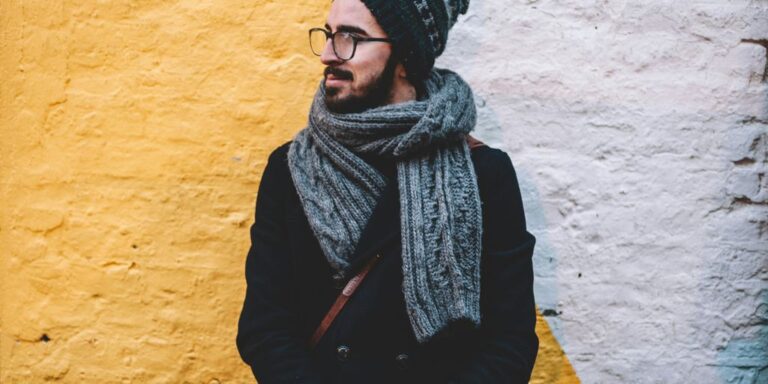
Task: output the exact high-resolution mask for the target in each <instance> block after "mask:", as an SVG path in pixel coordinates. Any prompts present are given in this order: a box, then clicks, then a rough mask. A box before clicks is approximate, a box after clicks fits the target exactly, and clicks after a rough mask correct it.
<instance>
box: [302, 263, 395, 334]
mask: <svg viewBox="0 0 768 384" xmlns="http://www.w3.org/2000/svg"><path fill="white" fill-rule="evenodd" d="M380 258H381V255H378V254H377V255H376V256H375V257H371V260H369V261H368V263H367V264H365V267H363V269H362V270H361V271H360V272H358V273H357V275H355V277H353V278H351V279H350V280H349V282H347V285H346V286H345V287H344V289H342V290H341V293H340V294H339V296H338V297H337V298H336V302H334V303H333V305H332V306H331V309H330V310H329V311H328V313H326V314H325V317H324V318H323V321H321V322H320V325H318V326H317V329H315V333H314V334H312V338H310V339H309V345H310V347H314V346H315V345H317V342H318V341H320V338H322V337H323V335H324V334H325V331H327V330H328V328H329V327H330V326H331V323H333V319H335V318H336V315H338V314H339V312H341V309H342V308H344V304H346V303H347V300H349V298H350V297H351V296H352V294H353V293H355V290H357V287H359V286H360V283H362V282H363V279H365V276H366V275H367V274H368V271H370V270H371V268H372V267H373V265H374V264H376V262H377V261H378V260H379V259H380Z"/></svg>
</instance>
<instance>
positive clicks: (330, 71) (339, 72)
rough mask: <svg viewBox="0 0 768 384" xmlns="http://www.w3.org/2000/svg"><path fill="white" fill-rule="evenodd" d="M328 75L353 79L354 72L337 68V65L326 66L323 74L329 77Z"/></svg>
mask: <svg viewBox="0 0 768 384" xmlns="http://www.w3.org/2000/svg"><path fill="white" fill-rule="evenodd" d="M328 75H333V76H335V77H338V78H339V79H343V80H351V79H352V73H351V72H347V71H345V70H343V69H339V68H335V67H325V71H323V76H325V77H328Z"/></svg>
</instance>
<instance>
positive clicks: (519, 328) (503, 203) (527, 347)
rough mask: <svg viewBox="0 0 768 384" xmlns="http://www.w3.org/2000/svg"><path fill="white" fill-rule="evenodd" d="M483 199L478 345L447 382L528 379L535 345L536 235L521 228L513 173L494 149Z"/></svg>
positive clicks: (522, 219) (522, 218) (507, 161)
mask: <svg viewBox="0 0 768 384" xmlns="http://www.w3.org/2000/svg"><path fill="white" fill-rule="evenodd" d="M493 163H495V164H498V165H497V167H496V168H497V171H495V172H492V173H491V174H495V176H496V177H495V178H494V179H493V180H492V181H491V184H489V187H490V188H491V190H490V191H488V193H487V194H486V196H487V197H486V201H484V202H483V204H484V207H483V210H484V212H485V214H484V217H485V219H484V220H485V223H484V225H483V227H484V231H485V232H486V233H485V236H484V244H483V252H482V258H483V261H482V263H481V273H482V275H481V287H480V289H481V326H480V333H479V335H480V340H479V341H478V344H476V345H478V346H479V349H478V351H477V353H475V354H473V357H472V359H470V361H468V362H467V364H466V365H465V366H463V367H462V368H461V369H460V370H459V372H458V373H457V375H456V377H454V378H453V380H450V381H449V383H462V384H465V383H527V382H528V380H529V379H530V376H531V371H532V370H533V365H534V362H535V360H536V355H537V351H538V347H539V339H538V337H537V336H536V331H535V327H536V306H535V303H534V296H533V265H532V260H531V258H532V256H533V248H534V245H535V242H536V239H535V237H534V236H533V235H531V234H530V233H529V232H528V231H527V230H526V224H525V214H524V212H523V203H522V199H521V196H520V188H519V185H518V182H517V176H516V174H515V170H514V168H513V166H512V161H511V160H510V158H509V156H508V155H507V154H506V153H504V152H503V151H498V157H497V159H496V161H494V162H493Z"/></svg>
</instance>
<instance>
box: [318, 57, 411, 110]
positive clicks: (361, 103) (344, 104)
mask: <svg viewBox="0 0 768 384" xmlns="http://www.w3.org/2000/svg"><path fill="white" fill-rule="evenodd" d="M396 66H397V60H396V58H395V55H390V56H389V58H388V59H387V64H386V65H385V66H384V69H383V70H382V71H381V73H379V75H378V76H376V77H374V78H373V79H372V80H371V81H370V82H368V83H367V84H363V85H362V87H361V88H360V93H359V94H357V95H349V96H347V97H338V96H337V95H338V93H339V91H340V89H339V88H335V87H331V88H326V89H325V104H326V106H327V107H328V110H329V111H331V112H333V113H359V112H363V111H365V110H368V109H371V108H375V107H379V106H382V105H384V103H385V102H386V101H387V99H389V97H390V95H391V93H392V85H393V84H394V80H395V67H396ZM328 73H333V74H334V75H338V76H339V77H342V78H349V79H351V77H352V76H351V74H349V73H347V72H341V71H339V70H337V69H335V68H332V67H328V68H326V70H325V74H326V75H327V74H328ZM323 86H325V80H324V81H323Z"/></svg>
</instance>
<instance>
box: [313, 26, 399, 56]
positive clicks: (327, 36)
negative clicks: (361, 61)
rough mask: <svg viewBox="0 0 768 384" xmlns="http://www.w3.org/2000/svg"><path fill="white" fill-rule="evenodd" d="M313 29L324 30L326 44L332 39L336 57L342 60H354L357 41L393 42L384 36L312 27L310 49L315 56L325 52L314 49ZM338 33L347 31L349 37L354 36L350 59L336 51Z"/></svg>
mask: <svg viewBox="0 0 768 384" xmlns="http://www.w3.org/2000/svg"><path fill="white" fill-rule="evenodd" d="M313 31H323V33H325V42H326V44H327V43H328V39H331V47H332V48H333V54H334V55H336V57H337V58H338V59H339V60H341V61H348V60H352V58H353V57H355V52H357V43H359V42H366V41H378V42H384V43H391V42H392V40H391V39H386V38H382V37H360V36H356V35H354V34H352V33H351V32H347V31H336V32H333V33H331V31H329V30H327V29H325V28H310V30H309V48H310V51H312V53H313V54H314V55H315V56H322V55H323V52H322V51H320V53H319V54H318V53H315V50H314V49H312V32H313ZM337 33H346V34H347V35H349V37H351V38H352V53H351V54H350V55H349V58H348V59H343V58H342V57H341V56H339V53H338V52H337V51H336V43H335V40H334V38H335V37H336V34H337ZM323 49H325V48H323Z"/></svg>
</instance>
